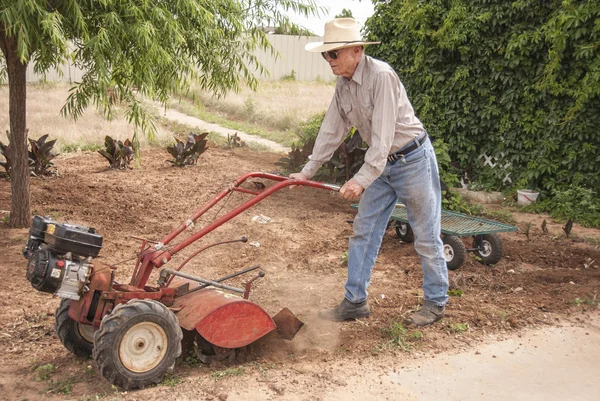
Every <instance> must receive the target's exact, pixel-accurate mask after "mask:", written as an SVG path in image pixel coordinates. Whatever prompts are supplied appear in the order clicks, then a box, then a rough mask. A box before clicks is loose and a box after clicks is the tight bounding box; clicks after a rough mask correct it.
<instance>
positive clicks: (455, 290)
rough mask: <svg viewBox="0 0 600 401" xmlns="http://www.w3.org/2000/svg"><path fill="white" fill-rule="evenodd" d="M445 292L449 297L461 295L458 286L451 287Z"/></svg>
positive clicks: (461, 292) (461, 291)
mask: <svg viewBox="0 0 600 401" xmlns="http://www.w3.org/2000/svg"><path fill="white" fill-rule="evenodd" d="M447 294H448V295H449V296H451V297H462V296H463V290H459V289H458V288H452V289H451V290H448V293H447Z"/></svg>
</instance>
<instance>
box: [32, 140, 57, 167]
mask: <svg viewBox="0 0 600 401" xmlns="http://www.w3.org/2000/svg"><path fill="white" fill-rule="evenodd" d="M46 139H48V134H46V135H42V136H41V137H40V138H39V139H37V140H35V139H31V138H29V144H30V145H31V150H30V151H29V168H30V170H31V173H32V174H33V175H35V176H42V175H52V174H54V171H53V168H54V163H53V162H52V159H54V158H55V157H56V153H54V152H53V151H52V148H53V147H54V144H55V143H56V139H54V140H52V141H48V142H46Z"/></svg>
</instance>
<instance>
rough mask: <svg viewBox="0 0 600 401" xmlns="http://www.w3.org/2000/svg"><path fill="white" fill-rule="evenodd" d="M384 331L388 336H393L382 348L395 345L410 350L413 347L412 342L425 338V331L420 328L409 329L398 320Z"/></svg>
mask: <svg viewBox="0 0 600 401" xmlns="http://www.w3.org/2000/svg"><path fill="white" fill-rule="evenodd" d="M382 332H383V334H385V335H386V336H389V337H391V339H390V340H389V341H388V342H387V343H385V344H383V346H382V347H381V349H385V348H388V347H390V346H395V347H400V348H402V349H403V350H404V351H407V352H408V351H410V349H411V346H410V343H411V342H417V341H421V340H422V339H423V332H421V331H420V330H413V331H409V330H408V329H407V328H406V327H404V325H403V324H402V323H398V322H392V324H391V326H389V327H384V328H383V329H382Z"/></svg>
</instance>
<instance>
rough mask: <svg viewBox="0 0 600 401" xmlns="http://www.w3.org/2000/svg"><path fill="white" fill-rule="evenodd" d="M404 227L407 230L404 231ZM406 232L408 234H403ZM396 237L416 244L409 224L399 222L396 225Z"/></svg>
mask: <svg viewBox="0 0 600 401" xmlns="http://www.w3.org/2000/svg"><path fill="white" fill-rule="evenodd" d="M402 225H404V226H405V227H404V228H405V230H403V229H402V227H401V226H402ZM403 231H406V232H403ZM396 236H397V237H398V238H400V239H401V240H402V241H403V242H408V243H411V242H415V234H414V233H413V230H412V227H411V226H410V224H408V223H403V222H397V225H396Z"/></svg>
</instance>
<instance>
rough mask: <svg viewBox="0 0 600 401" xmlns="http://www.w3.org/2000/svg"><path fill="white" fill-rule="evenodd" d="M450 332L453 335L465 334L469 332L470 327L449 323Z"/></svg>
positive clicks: (465, 324) (463, 324) (464, 324)
mask: <svg viewBox="0 0 600 401" xmlns="http://www.w3.org/2000/svg"><path fill="white" fill-rule="evenodd" d="M447 327H448V330H450V331H451V332H453V333H463V332H465V331H467V330H469V325H468V324H467V323H449V324H448V326H447Z"/></svg>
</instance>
